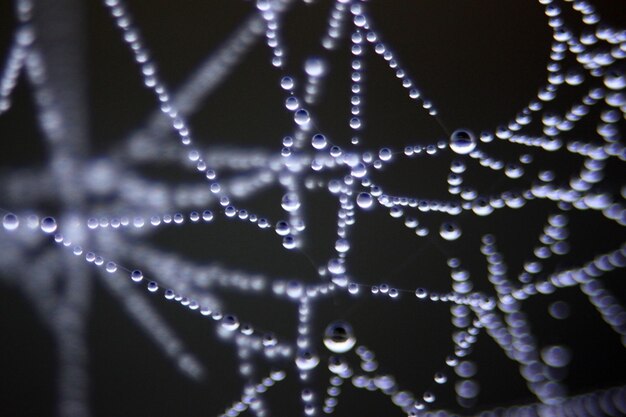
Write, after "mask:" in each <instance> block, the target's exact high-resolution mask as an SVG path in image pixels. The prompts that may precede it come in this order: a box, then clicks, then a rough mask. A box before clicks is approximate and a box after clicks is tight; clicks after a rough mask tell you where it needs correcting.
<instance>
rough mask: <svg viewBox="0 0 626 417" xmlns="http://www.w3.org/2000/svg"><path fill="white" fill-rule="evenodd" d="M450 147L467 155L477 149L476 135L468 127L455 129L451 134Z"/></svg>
mask: <svg viewBox="0 0 626 417" xmlns="http://www.w3.org/2000/svg"><path fill="white" fill-rule="evenodd" d="M450 149H452V150H453V151H454V152H456V153H458V154H460V155H466V154H468V153H470V152H472V151H473V150H474V149H476V137H475V136H474V134H473V133H472V132H471V131H469V130H467V129H458V130H455V131H454V132H453V133H452V135H450Z"/></svg>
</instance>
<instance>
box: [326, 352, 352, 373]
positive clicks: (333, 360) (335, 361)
mask: <svg viewBox="0 0 626 417" xmlns="http://www.w3.org/2000/svg"><path fill="white" fill-rule="evenodd" d="M328 369H329V370H330V372H332V373H334V374H342V373H344V372H346V371H347V370H348V364H347V363H346V361H345V360H343V359H342V358H338V357H337V356H331V357H330V358H329V359H328Z"/></svg>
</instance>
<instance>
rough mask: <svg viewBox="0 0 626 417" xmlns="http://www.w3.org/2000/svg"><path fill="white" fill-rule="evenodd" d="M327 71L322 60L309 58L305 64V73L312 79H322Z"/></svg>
mask: <svg viewBox="0 0 626 417" xmlns="http://www.w3.org/2000/svg"><path fill="white" fill-rule="evenodd" d="M325 70H326V68H325V65H324V61H322V60H321V59H320V58H316V57H313V58H309V59H307V60H306V61H305V62H304V71H305V72H306V73H307V75H308V76H310V77H320V76H321V75H323V74H324V71H325Z"/></svg>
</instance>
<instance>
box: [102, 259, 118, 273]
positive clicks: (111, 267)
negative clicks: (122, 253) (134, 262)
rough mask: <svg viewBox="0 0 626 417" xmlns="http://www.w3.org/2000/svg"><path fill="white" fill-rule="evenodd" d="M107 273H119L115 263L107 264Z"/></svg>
mask: <svg viewBox="0 0 626 417" xmlns="http://www.w3.org/2000/svg"><path fill="white" fill-rule="evenodd" d="M105 268H106V271H107V272H108V273H110V274H112V273H114V272H115V271H117V264H116V263H115V262H110V261H109V262H107V265H106V267H105Z"/></svg>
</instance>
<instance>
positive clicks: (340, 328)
mask: <svg viewBox="0 0 626 417" xmlns="http://www.w3.org/2000/svg"><path fill="white" fill-rule="evenodd" d="M355 344H356V338H355V337H354V331H353V330H352V326H350V324H348V323H346V322H345V321H335V322H333V323H331V324H329V325H328V327H326V331H324V345H325V346H326V348H327V349H328V350H330V351H331V352H334V353H344V352H347V351H349V350H350V349H352V348H353V347H354V345H355Z"/></svg>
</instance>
